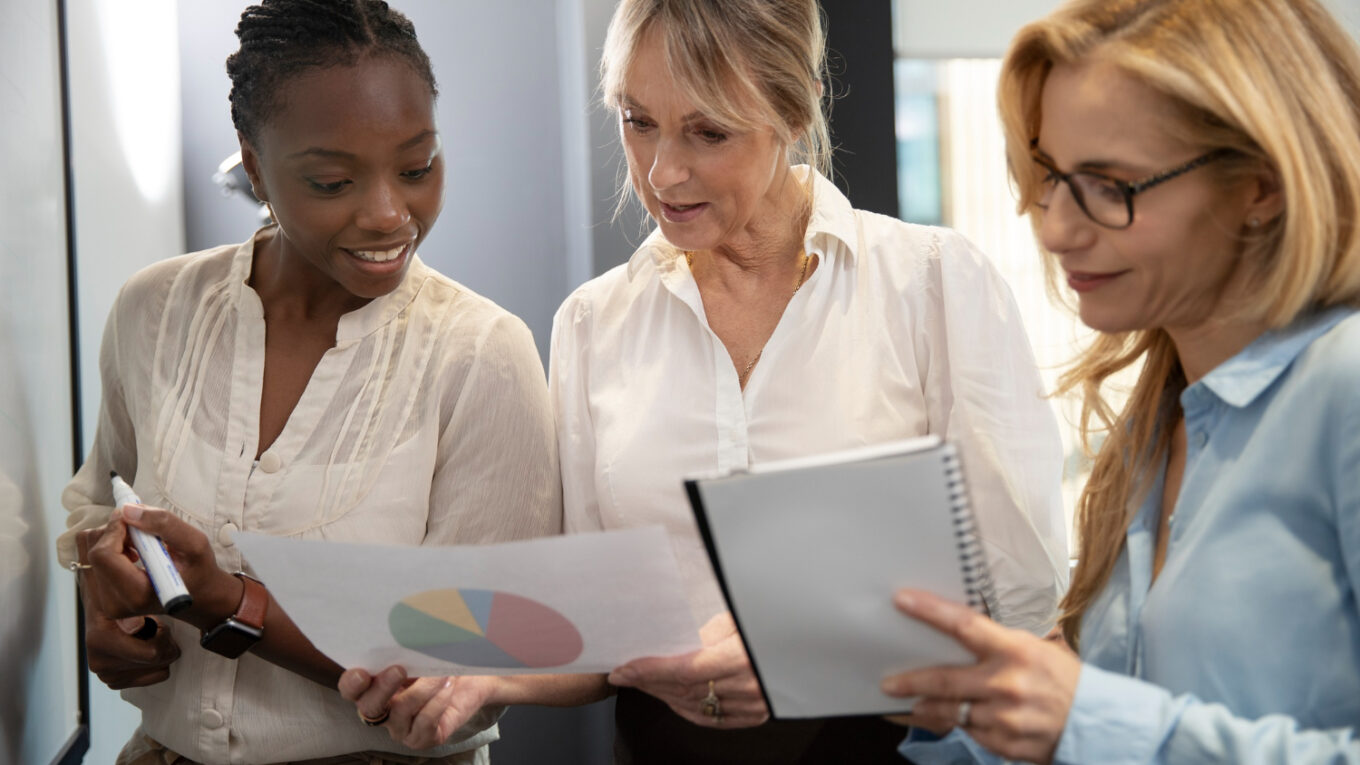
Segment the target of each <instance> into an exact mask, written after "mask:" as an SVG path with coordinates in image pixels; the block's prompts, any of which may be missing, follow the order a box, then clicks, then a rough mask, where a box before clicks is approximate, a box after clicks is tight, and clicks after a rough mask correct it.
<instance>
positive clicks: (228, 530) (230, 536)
mask: <svg viewBox="0 0 1360 765" xmlns="http://www.w3.org/2000/svg"><path fill="white" fill-rule="evenodd" d="M217 541H218V542H219V543H221V545H222V546H223V547H231V546H232V545H234V544H236V524H234V523H228V524H226V525H225V526H223V527H222V528H220V529H218V530H217Z"/></svg>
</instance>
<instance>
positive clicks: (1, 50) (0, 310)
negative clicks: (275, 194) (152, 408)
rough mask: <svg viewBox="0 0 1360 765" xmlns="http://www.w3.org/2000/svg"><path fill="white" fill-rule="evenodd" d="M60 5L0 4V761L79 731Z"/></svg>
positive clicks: (52, 748)
mask: <svg viewBox="0 0 1360 765" xmlns="http://www.w3.org/2000/svg"><path fill="white" fill-rule="evenodd" d="M57 29H58V26H57V2H56V0H52V1H50V2H23V3H12V2H6V3H3V4H0V114H4V115H5V128H4V130H3V131H0V178H3V179H4V180H5V182H4V183H3V184H0V614H3V616H2V617H0V678H2V679H0V683H3V685H4V686H5V692H4V694H2V695H0V762H13V763H45V762H52V761H53V760H54V759H56V758H59V757H60V756H61V755H62V753H63V751H64V750H65V749H66V747H67V744H68V741H70V740H72V737H73V735H74V734H76V733H77V732H78V730H79V726H80V720H79V690H78V689H79V675H80V674H81V673H80V672H79V665H78V661H77V639H76V636H77V625H76V600H75V585H74V580H73V579H72V575H71V573H70V572H68V571H64V570H62V569H60V568H58V566H57V563H56V560H55V554H54V552H53V547H52V540H53V539H54V537H55V536H56V534H57V533H58V531H59V530H60V529H63V528H65V522H64V517H65V512H64V511H63V510H62V508H61V502H60V494H61V490H62V487H63V486H65V485H66V482H67V480H68V479H69V478H70V476H71V471H72V469H73V466H74V459H75V456H74V453H75V447H74V440H75V438H74V434H73V423H72V419H73V418H72V395H71V343H70V336H71V335H70V330H71V324H70V318H69V311H68V303H67V265H66V264H67V246H66V201H65V200H66V195H65V183H64V178H65V161H64V158H63V151H62V120H61V87H60V85H61V69H60V66H59V55H60V50H59V44H58V34H57Z"/></svg>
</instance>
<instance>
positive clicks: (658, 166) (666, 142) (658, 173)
mask: <svg viewBox="0 0 1360 765" xmlns="http://www.w3.org/2000/svg"><path fill="white" fill-rule="evenodd" d="M688 179H689V164H688V161H687V157H686V153H685V150H684V147H682V146H681V145H679V143H678V142H677V141H675V140H674V139H672V138H661V139H660V140H658V141H657V142H656V154H654V155H653V156H652V167H651V169H649V170H648V171H647V182H648V183H650V184H651V186H652V188H653V189H657V190H661V189H668V188H671V187H672V186H676V185H679V184H681V183H684V182H685V181H686V180H688Z"/></svg>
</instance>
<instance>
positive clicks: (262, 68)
mask: <svg viewBox="0 0 1360 765" xmlns="http://www.w3.org/2000/svg"><path fill="white" fill-rule="evenodd" d="M236 36H237V38H239V39H240V40H241V48H240V50H238V51H236V52H235V53H233V54H231V55H230V56H228V57H227V76H229V77H230V78H231V95H230V96H229V99H230V101H231V121H232V124H234V125H235V126H236V129H237V130H238V131H240V133H241V134H242V135H243V136H245V137H246V140H248V141H254V140H255V139H256V137H257V135H258V133H259V129H260V126H261V125H263V124H264V121H265V120H266V119H267V118H268V115H269V113H270V111H271V110H272V109H273V108H274V107H275V106H277V93H278V90H279V86H280V85H281V84H282V83H283V82H284V81H285V80H286V79H287V78H289V77H291V76H293V75H295V74H297V73H299V72H301V71H303V70H306V69H311V68H326V67H333V66H353V65H354V64H355V63H357V62H358V61H359V60H360V59H361V58H362V57H364V56H366V55H387V56H395V57H397V58H398V59H401V60H404V61H405V62H406V63H408V64H410V66H411V68H412V69H414V70H415V72H416V73H417V74H419V75H420V76H421V77H422V78H424V80H425V82H427V83H428V84H429V86H430V93H431V95H437V94H438V87H437V86H436V84H435V80H434V70H433V69H432V68H431V66H430V58H429V56H427V55H425V51H424V49H422V48H421V47H420V43H419V41H417V40H416V28H415V26H414V25H413V24H412V23H411V22H410V20H409V19H407V18H406V17H405V16H404V15H402V14H401V13H399V12H398V11H395V10H393V9H391V8H389V7H388V5H387V3H385V2H382V0H261V2H260V4H259V5H252V6H250V7H249V8H246V10H245V12H244V13H242V14H241V21H240V23H239V24H238V25H237V26H236Z"/></svg>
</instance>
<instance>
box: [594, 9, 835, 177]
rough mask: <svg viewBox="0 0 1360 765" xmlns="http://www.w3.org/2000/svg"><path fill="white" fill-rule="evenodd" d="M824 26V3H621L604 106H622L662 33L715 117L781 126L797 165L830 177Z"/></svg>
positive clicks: (608, 46) (670, 60)
mask: <svg viewBox="0 0 1360 765" xmlns="http://www.w3.org/2000/svg"><path fill="white" fill-rule="evenodd" d="M824 27H825V25H824V24H823V22H822V12H821V8H820V7H819V6H818V5H817V0H622V2H620V3H619V5H618V8H616V9H615V10H614V17H613V19H612V20H610V22H609V31H608V32H607V33H606V35H605V42H604V55H603V56H602V57H601V59H600V77H601V82H600V89H601V91H602V95H603V100H604V103H605V105H606V106H607V107H609V108H610V109H615V110H617V109H619V108H620V106H621V101H622V98H623V96H624V88H625V86H626V83H625V82H624V78H625V77H626V75H627V72H628V67H629V65H630V64H631V63H632V61H633V58H634V56H635V55H636V53H637V49H638V46H639V45H640V44H641V43H642V41H643V39H644V38H645V37H646V35H647V33H648V32H649V31H653V30H655V31H656V32H657V33H659V34H660V35H661V41H662V45H663V47H664V48H665V54H666V63H667V65H668V66H669V68H670V70H671V72H672V73H673V74H674V76H675V80H676V83H677V84H678V85H679V86H680V87H681V88H682V89H683V91H684V92H685V95H686V97H687V98H688V99H689V100H690V101H692V102H693V103H694V104H695V105H696V106H697V107H698V108H699V109H700V111H702V112H703V113H704V114H705V115H706V116H707V117H708V118H709V119H712V120H715V121H717V122H718V123H719V124H721V125H723V126H725V127H727V128H729V129H732V130H742V131H744V130H752V129H757V128H763V127H765V126H772V127H773V128H774V131H775V135H776V136H777V137H778V138H779V139H780V141H781V142H782V143H784V144H785V145H786V146H788V147H789V149H790V155H791V159H793V161H796V162H803V163H806V164H808V165H811V166H812V167H814V168H816V169H817V170H818V171H819V172H821V173H822V174H823V175H826V176H830V174H831V139H830V137H829V134H828V131H827V120H826V113H825V109H824V108H823V103H824V102H825V98H824V89H823V87H822V80H823V78H824V77H825V74H826V33H825V31H824ZM753 106H754V107H755V112H754V113H752V107H753Z"/></svg>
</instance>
